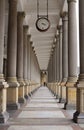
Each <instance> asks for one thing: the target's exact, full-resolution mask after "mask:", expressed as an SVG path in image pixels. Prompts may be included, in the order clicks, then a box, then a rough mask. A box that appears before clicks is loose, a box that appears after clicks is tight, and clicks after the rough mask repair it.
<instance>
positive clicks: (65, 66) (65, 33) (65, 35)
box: [61, 12, 68, 106]
mask: <svg viewBox="0 0 84 130" xmlns="http://www.w3.org/2000/svg"><path fill="white" fill-rule="evenodd" d="M61 17H62V24H63V38H62V42H63V46H62V59H63V60H62V64H63V69H62V75H63V78H62V83H61V86H62V100H63V102H65V106H66V102H67V101H66V100H68V99H67V98H68V97H66V92H67V91H66V89H67V88H66V86H65V85H66V82H67V79H68V12H63V13H62V14H61Z"/></svg>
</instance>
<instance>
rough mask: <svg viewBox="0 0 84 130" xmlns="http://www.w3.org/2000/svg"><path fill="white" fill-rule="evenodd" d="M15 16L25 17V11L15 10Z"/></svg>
mask: <svg viewBox="0 0 84 130" xmlns="http://www.w3.org/2000/svg"><path fill="white" fill-rule="evenodd" d="M17 16H18V17H20V18H25V12H17Z"/></svg>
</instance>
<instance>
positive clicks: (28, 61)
mask: <svg viewBox="0 0 84 130" xmlns="http://www.w3.org/2000/svg"><path fill="white" fill-rule="evenodd" d="M30 38H31V35H28V37H27V40H28V41H27V42H28V43H27V48H28V52H27V54H28V55H27V64H28V65H27V67H28V70H27V73H28V74H27V77H28V78H27V79H28V95H30V94H29V93H30Z"/></svg>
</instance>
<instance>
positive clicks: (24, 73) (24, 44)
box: [23, 25, 28, 97]
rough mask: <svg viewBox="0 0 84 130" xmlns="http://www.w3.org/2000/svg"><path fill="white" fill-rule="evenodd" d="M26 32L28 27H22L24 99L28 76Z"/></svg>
mask: <svg viewBox="0 0 84 130" xmlns="http://www.w3.org/2000/svg"><path fill="white" fill-rule="evenodd" d="M27 32H28V26H27V25H24V26H23V49H24V51H23V56H24V60H23V62H24V66H23V78H24V82H25V97H26V95H28V94H27V93H26V92H27V89H28V79H27V78H28V76H27V69H28V68H27Z"/></svg>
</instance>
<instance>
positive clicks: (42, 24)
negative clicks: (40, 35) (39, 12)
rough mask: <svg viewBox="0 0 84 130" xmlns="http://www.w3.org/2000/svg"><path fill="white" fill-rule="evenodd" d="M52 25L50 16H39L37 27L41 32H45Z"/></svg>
mask: <svg viewBox="0 0 84 130" xmlns="http://www.w3.org/2000/svg"><path fill="white" fill-rule="evenodd" d="M49 27H50V21H49V19H48V18H46V17H41V18H38V19H37V21H36V28H37V29H38V30H39V31H41V32H45V31H47V30H48V29H49Z"/></svg>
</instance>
